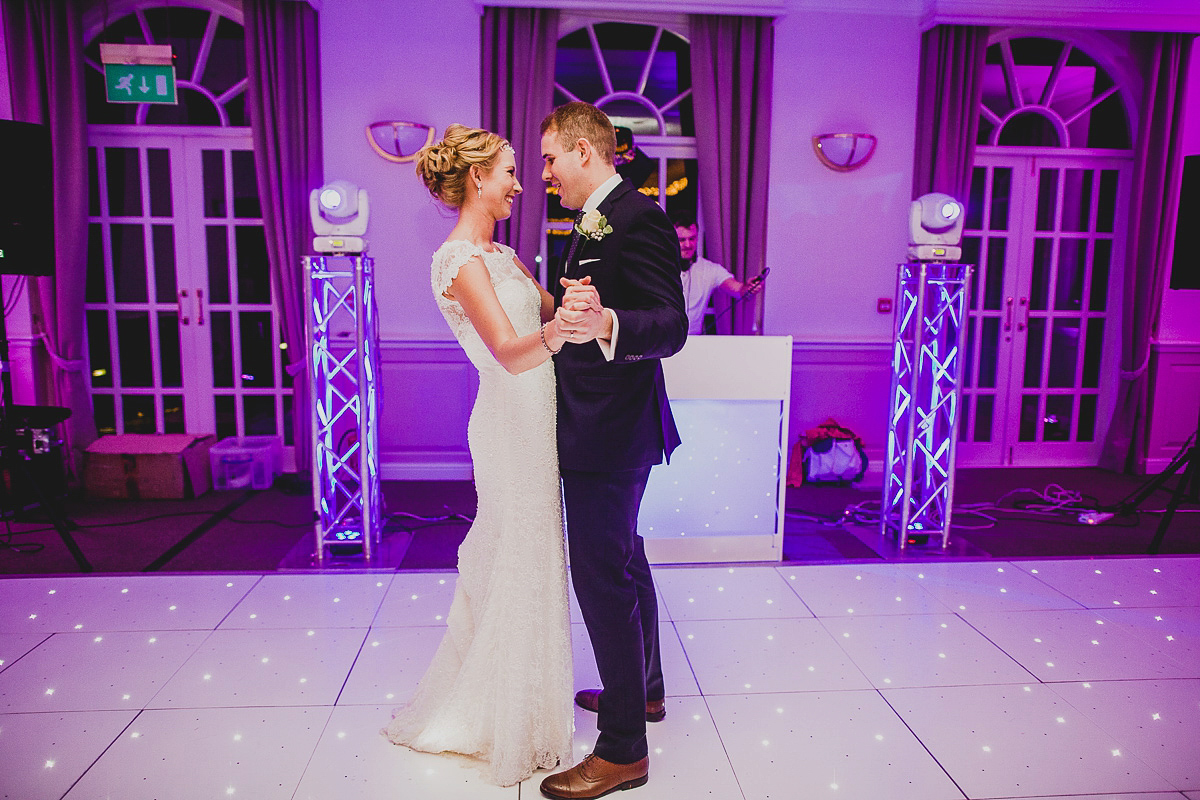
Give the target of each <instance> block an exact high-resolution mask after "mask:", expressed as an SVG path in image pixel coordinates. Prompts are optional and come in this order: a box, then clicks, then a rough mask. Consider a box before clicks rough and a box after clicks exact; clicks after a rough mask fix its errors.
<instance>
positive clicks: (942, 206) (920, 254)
mask: <svg viewBox="0 0 1200 800" xmlns="http://www.w3.org/2000/svg"><path fill="white" fill-rule="evenodd" d="M965 217H966V209H965V208H963V204H962V203H960V202H958V201H957V200H955V199H954V198H953V197H951V196H950V195H948V194H942V193H941V192H931V193H929V194H924V195H921V196H920V197H918V198H917V199H916V200H914V201H913V202H912V206H911V208H910V212H909V236H910V238H909V246H908V257H909V259H910V260H911V261H957V260H958V259H960V258H962V247H960V246H959V242H961V241H962V231H963V223H964V222H965Z"/></svg>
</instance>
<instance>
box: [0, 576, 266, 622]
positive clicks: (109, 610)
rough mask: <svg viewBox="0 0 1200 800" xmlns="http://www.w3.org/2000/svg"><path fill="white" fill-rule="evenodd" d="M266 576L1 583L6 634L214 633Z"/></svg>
mask: <svg viewBox="0 0 1200 800" xmlns="http://www.w3.org/2000/svg"><path fill="white" fill-rule="evenodd" d="M262 577H263V576H261V575H153V576H152V575H135V576H132V577H128V576H127V577H112V576H108V575H94V576H86V577H82V578H79V577H64V578H5V579H3V580H0V633H27V632H44V633H53V632H56V631H157V630H211V629H212V628H214V627H216V626H217V625H218V624H219V623H220V622H221V620H222V619H224V618H225V616H226V615H227V614H229V612H230V610H232V609H233V607H234V606H235V605H237V603H238V601H239V600H241V599H242V597H243V596H245V594H246V592H248V591H249V590H250V589H251V587H253V586H254V584H255V583H257V582H258V581H259V580H261V579H262Z"/></svg>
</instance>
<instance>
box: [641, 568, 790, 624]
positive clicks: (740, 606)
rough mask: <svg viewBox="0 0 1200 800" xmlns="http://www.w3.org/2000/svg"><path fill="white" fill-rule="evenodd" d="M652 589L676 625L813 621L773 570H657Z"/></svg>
mask: <svg viewBox="0 0 1200 800" xmlns="http://www.w3.org/2000/svg"><path fill="white" fill-rule="evenodd" d="M654 585H655V587H656V588H657V589H658V593H659V595H661V596H662V597H663V599H664V600H665V602H666V604H667V608H668V609H670V612H671V619H673V620H675V621H676V622H679V621H681V620H698V619H783V618H787V617H792V618H796V617H808V618H811V617H812V612H811V611H809V610H808V608H807V607H806V606H805V605H804V604H803V603H802V602H800V599H799V598H798V597H797V596H796V595H795V594H794V593H793V592H792V591H791V590H790V589H789V588H788V585H787V582H786V581H785V580H784V579H783V577H782V576H781V575H780V574H779V573H778V572H777V571H776V570H775V569H774V568H773V567H695V568H689V569H659V570H657V571H655V573H654Z"/></svg>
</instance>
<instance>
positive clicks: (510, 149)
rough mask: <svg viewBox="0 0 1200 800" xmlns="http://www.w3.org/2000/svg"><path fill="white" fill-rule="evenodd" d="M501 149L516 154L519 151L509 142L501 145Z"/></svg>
mask: <svg viewBox="0 0 1200 800" xmlns="http://www.w3.org/2000/svg"><path fill="white" fill-rule="evenodd" d="M500 149H501V150H504V151H506V152H509V153H512V154H513V155H514V156H515V155H516V154H517V151H516V150H513V146H512V145H511V144H509V143H508V142H505V143H504V144H502V145H500Z"/></svg>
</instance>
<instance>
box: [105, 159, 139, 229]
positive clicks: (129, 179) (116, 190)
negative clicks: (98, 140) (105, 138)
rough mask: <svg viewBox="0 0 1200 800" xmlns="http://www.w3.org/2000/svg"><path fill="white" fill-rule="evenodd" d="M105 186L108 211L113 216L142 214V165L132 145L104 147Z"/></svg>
mask: <svg viewBox="0 0 1200 800" xmlns="http://www.w3.org/2000/svg"><path fill="white" fill-rule="evenodd" d="M104 159H105V186H107V187H108V213H109V216H113V217H140V216H141V215H142V165H141V163H140V162H139V161H138V151H137V149H136V148H133V147H106V148H104Z"/></svg>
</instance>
